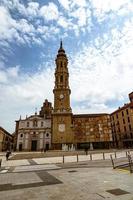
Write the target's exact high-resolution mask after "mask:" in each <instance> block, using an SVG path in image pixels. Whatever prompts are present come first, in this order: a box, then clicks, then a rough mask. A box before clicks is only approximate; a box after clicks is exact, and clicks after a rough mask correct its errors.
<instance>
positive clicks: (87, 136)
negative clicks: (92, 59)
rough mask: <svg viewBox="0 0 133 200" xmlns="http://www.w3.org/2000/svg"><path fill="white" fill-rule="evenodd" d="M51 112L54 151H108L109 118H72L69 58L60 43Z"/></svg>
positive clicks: (109, 139) (94, 116)
mask: <svg viewBox="0 0 133 200" xmlns="http://www.w3.org/2000/svg"><path fill="white" fill-rule="evenodd" d="M55 63H56V68H55V86H54V89H53V93H54V109H53V112H52V147H53V149H73V148H74V149H75V148H76V149H77V148H91V149H93V148H109V147H110V146H111V145H112V132H111V123H110V115H109V114H106V113H103V114H79V115H74V114H73V113H72V109H71V106H70V95H71V90H70V87H69V72H68V58H67V56H66V53H65V50H64V49H63V46H62V42H61V44H60V48H59V50H58V54H57V56H56V60H55Z"/></svg>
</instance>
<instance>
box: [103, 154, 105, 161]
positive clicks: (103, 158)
mask: <svg viewBox="0 0 133 200" xmlns="http://www.w3.org/2000/svg"><path fill="white" fill-rule="evenodd" d="M103 160H105V154H104V152H103Z"/></svg>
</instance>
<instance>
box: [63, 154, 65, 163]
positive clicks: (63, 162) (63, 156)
mask: <svg viewBox="0 0 133 200" xmlns="http://www.w3.org/2000/svg"><path fill="white" fill-rule="evenodd" d="M64 161H65V158H64V155H63V163H64Z"/></svg>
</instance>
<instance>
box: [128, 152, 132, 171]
mask: <svg viewBox="0 0 133 200" xmlns="http://www.w3.org/2000/svg"><path fill="white" fill-rule="evenodd" d="M128 162H129V168H130V173H132V172H133V171H132V158H131V155H128Z"/></svg>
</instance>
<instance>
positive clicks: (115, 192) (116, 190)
mask: <svg viewBox="0 0 133 200" xmlns="http://www.w3.org/2000/svg"><path fill="white" fill-rule="evenodd" d="M106 192H109V193H111V194H113V195H116V196H118V195H123V194H130V192H127V191H125V190H121V189H120V188H116V189H113V190H106Z"/></svg>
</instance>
